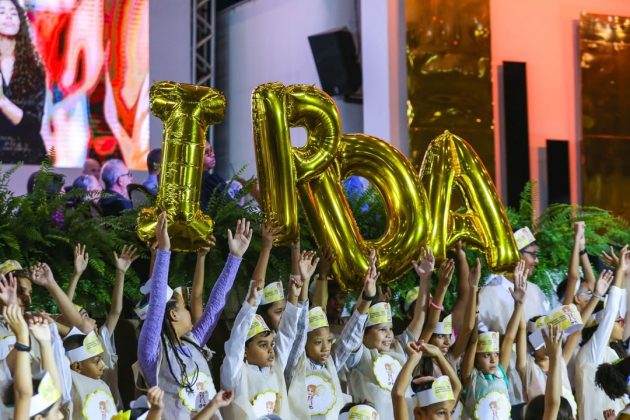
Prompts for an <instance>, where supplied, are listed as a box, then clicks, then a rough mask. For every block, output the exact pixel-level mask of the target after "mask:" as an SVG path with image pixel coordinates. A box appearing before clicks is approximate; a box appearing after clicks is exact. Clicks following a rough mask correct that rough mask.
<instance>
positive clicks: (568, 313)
mask: <svg viewBox="0 0 630 420" xmlns="http://www.w3.org/2000/svg"><path fill="white" fill-rule="evenodd" d="M531 324H532V323H531V322H530V323H528V324H527V327H528V328H527V329H528V330H529V329H530V327H531V328H534V330H533V331H532V333H531V334H530V335H529V342H530V344H531V345H532V347H534V350H538V349H539V348H541V347H542V346H544V345H545V340H544V338H543V335H542V332H543V328H546V327H547V326H549V325H559V326H560V329H562V331H564V333H565V335H567V336H569V335H571V334H573V333H574V332H576V331H579V330H581V329H582V326H583V325H584V324H583V323H582V316H581V315H580V312H579V311H578V309H577V307H576V306H575V305H573V304H571V305H564V306H560V307H558V308H556V309H554V310H553V311H552V312H551V313H550V314H549V315H547V316H541V317H540V318H538V319H537V320H536V323H535V324H534V325H531Z"/></svg>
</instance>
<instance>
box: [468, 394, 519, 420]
mask: <svg viewBox="0 0 630 420" xmlns="http://www.w3.org/2000/svg"><path fill="white" fill-rule="evenodd" d="M510 411H511V406H510V400H509V399H508V396H507V395H506V394H504V393H502V392H498V391H492V392H490V393H488V394H486V395H484V396H483V397H481V398H480V399H479V401H477V404H476V405H475V419H479V420H508V419H509V418H510Z"/></svg>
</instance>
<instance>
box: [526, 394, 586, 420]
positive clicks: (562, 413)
mask: <svg viewBox="0 0 630 420" xmlns="http://www.w3.org/2000/svg"><path fill="white" fill-rule="evenodd" d="M544 413H545V395H544V394H543V395H538V396H537V397H534V398H532V399H531V400H530V401H529V402H528V403H527V405H526V406H525V416H524V417H523V418H524V420H539V419H542V418H543V414H544ZM556 419H557V420H573V419H574V417H573V409H572V408H571V404H569V401H567V399H566V398H564V397H560V409H559V410H558V417H556Z"/></svg>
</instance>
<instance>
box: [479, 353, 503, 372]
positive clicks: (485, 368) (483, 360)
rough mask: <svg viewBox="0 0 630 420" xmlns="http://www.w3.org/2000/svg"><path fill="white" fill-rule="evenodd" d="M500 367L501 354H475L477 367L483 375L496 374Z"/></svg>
mask: <svg viewBox="0 0 630 420" xmlns="http://www.w3.org/2000/svg"><path fill="white" fill-rule="evenodd" d="M498 366H499V353H497V352H493V353H477V354H475V367H476V368H477V369H479V370H480V371H481V372H483V373H489V374H494V373H495V372H496V371H497V367H498Z"/></svg>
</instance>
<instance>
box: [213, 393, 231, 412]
mask: <svg viewBox="0 0 630 420" xmlns="http://www.w3.org/2000/svg"><path fill="white" fill-rule="evenodd" d="M232 401H234V391H224V390H223V389H222V390H220V391H219V392H217V395H215V396H214V398H213V399H212V402H213V403H214V404H215V405H216V407H217V408H223V407H227V406H228V405H230V403H232Z"/></svg>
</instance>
